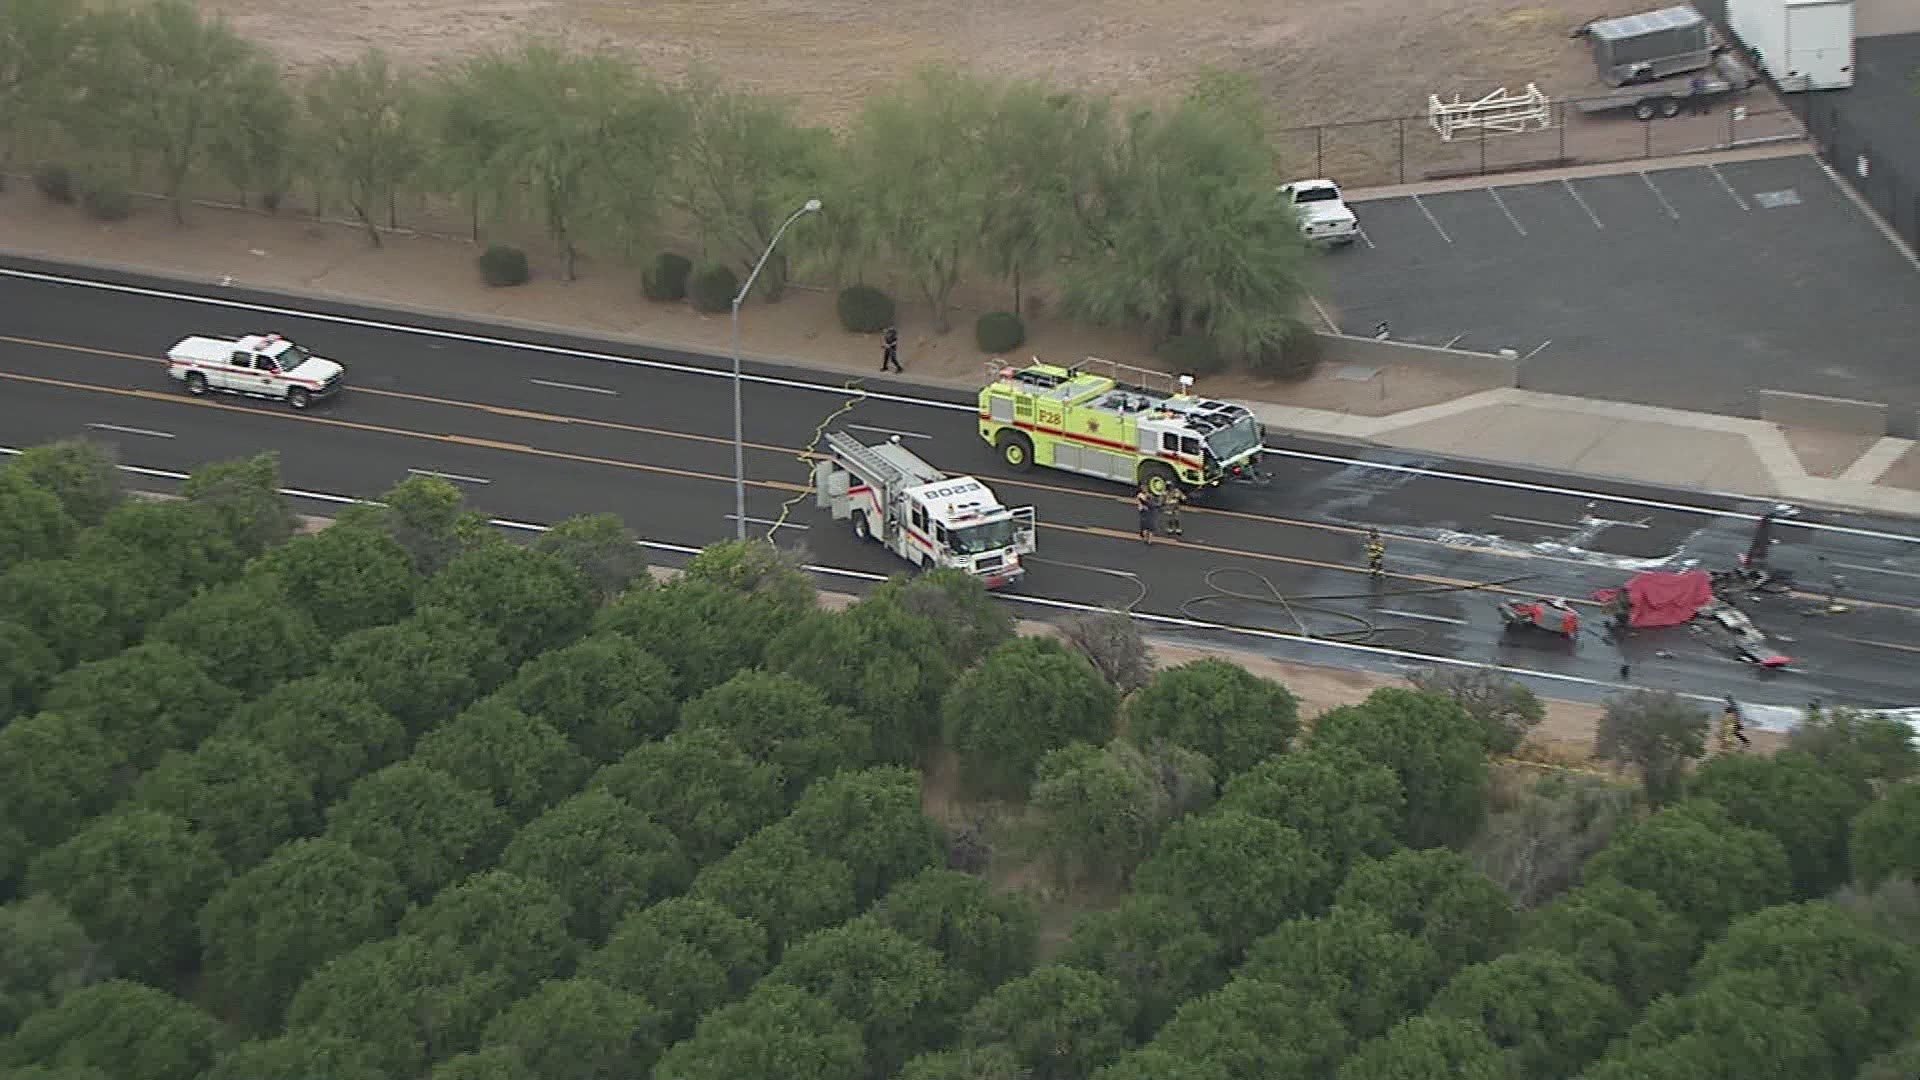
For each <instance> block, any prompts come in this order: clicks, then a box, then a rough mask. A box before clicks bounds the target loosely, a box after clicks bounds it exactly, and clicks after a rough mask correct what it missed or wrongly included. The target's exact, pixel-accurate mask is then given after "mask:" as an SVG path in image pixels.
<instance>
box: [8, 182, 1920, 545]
mask: <svg viewBox="0 0 1920 1080" xmlns="http://www.w3.org/2000/svg"><path fill="white" fill-rule="evenodd" d="M1766 152H1773V153H1777V152H1778V151H1777V150H1773V151H1754V153H1756V154H1758V153H1766ZM1639 164H1640V166H1641V167H1643V168H1644V167H1646V163H1639ZM1602 168H1605V167H1604V166H1603V167H1602ZM1481 182H1484V180H1483V181H1481ZM1355 196H1356V198H1360V197H1364V196H1365V193H1359V192H1356V193H1355ZM190 219H191V220H190V223H189V224H188V225H187V226H186V227H184V228H181V227H177V226H174V225H173V224H171V223H170V222H168V221H167V220H165V214H164V213H163V211H162V210H161V209H160V208H159V207H158V206H157V205H149V206H142V207H141V209H140V210H139V211H138V212H137V213H136V214H135V216H134V217H133V218H132V219H130V220H128V221H125V222H120V223H116V224H101V223H97V222H93V221H89V220H87V219H86V218H84V217H83V216H82V215H81V214H80V213H79V211H77V210H76V209H74V208H72V207H60V206H54V205H51V204H49V203H47V202H45V201H44V200H43V199H41V198H40V196H39V194H38V193H37V192H35V191H34V190H33V187H32V185H31V184H30V183H28V182H24V181H20V182H15V183H10V184H8V185H7V189H6V191H5V192H4V193H0V250H4V251H6V252H10V253H13V254H18V255H24V256H31V257H38V258H43V259H50V260H58V261H64V262H73V263H78V264H91V265H95V266H102V267H113V268H117V269H123V270H130V271H136V272H144V273H149V274H155V275H161V276H169V277H175V278H180V279H183V280H192V281H196V282H199V283H202V284H205V285H211V286H213V287H216V288H218V287H222V286H243V287H246V288H249V289H258V290H266V291H276V292H283V293H287V294H290V295H294V296H301V295H305V296H321V297H327V298H331V299H337V300H345V301H352V302H357V303H363V304H369V305H375V306H381V307H389V308H398V309H402V310H411V311H415V312H423V313H437V314H449V315H460V316H466V317H470V318H475V319H481V320H486V321H494V322H501V323H505V324H508V325H520V326H523V327H527V328H546V329H560V330H564V331H567V332H572V333H577V334H587V335H592V336H600V337H606V338H609V339H612V340H620V341H624V342H629V343H633V344H641V345H645V344H652V345H660V346H667V347H673V348H678V349H683V350H689V351H706V352H714V353H723V352H724V351H725V350H726V348H727V343H728V330H729V325H730V324H729V320H728V319H727V318H726V317H724V316H703V315H700V314H698V313H696V312H693V311H692V310H691V309H690V308H688V307H686V306H685V305H663V304H651V303H648V302H646V301H645V300H643V299H641V297H640V295H639V288H638V283H637V278H638V275H637V274H635V273H633V272H632V271H629V270H624V269H618V268H605V267H600V266H595V265H592V264H585V263H583V265H582V270H581V278H580V280H578V281H574V282H562V281H559V280H557V275H555V274H553V273H552V272H551V266H550V264H545V263H542V262H541V260H539V258H538V257H537V256H536V257H535V261H536V271H537V273H536V277H535V279H534V281H532V282H531V283H529V284H528V285H525V286H522V287H520V288H515V289H487V288H485V287H484V286H482V285H481V284H480V282H479V281H478V277H477V274H476V273H475V271H474V269H473V263H472V260H473V254H474V252H473V248H472V247H471V246H470V245H468V244H466V243H464V242H462V241H459V240H455V239H448V238H444V237H431V236H421V235H412V234H404V233H402V234H396V235H392V236H390V237H388V238H387V242H386V246H385V247H383V248H381V249H379V250H374V249H372V248H370V247H369V246H368V245H367V243H366V241H365V238H364V236H363V235H361V234H360V233H358V232H357V231H356V230H354V229H352V228H349V227H344V226H342V225H339V224H334V223H326V222H315V221H312V220H308V219H301V218H296V217H291V216H283V217H269V216H266V215H262V214H259V213H256V212H251V211H244V210H238V209H233V208H222V207H218V206H211V205H201V206H198V207H195V208H194V210H193V211H192V213H191V215H190ZM893 291H894V293H895V295H896V296H901V297H906V296H910V295H911V291H910V290H908V289H901V288H895V289H894V290H893ZM960 300H961V303H962V309H961V310H958V311H956V312H955V316H954V320H953V321H954V324H955V325H954V329H953V331H952V332H950V333H948V334H945V335H936V334H933V333H931V332H930V331H926V330H924V329H923V328H921V327H919V326H918V325H917V322H916V321H915V320H916V319H917V316H918V312H916V311H913V310H911V309H909V308H907V306H906V304H905V303H904V302H903V318H902V326H903V332H902V341H901V346H902V348H901V352H902V357H903V359H904V360H905V362H906V365H907V371H908V374H909V376H910V377H911V378H914V379H915V380H918V381H923V382H928V383H936V384H942V385H949V386H956V387H965V388H973V387H976V386H978V385H979V378H980V375H981V372H982V369H983V364H984V361H985V360H986V359H987V358H986V357H983V356H982V355H981V354H980V353H979V352H978V351H977V350H976V349H975V347H974V345H973V341H972V334H971V332H970V330H971V323H972V319H973V315H974V310H979V309H984V308H986V307H988V306H998V305H999V304H1000V303H1003V299H1002V298H1001V297H999V296H998V294H997V293H981V294H978V295H974V296H963V297H961V298H960ZM968 308H972V309H973V310H968ZM742 328H743V329H742V334H743V344H744V348H745V350H746V351H747V352H748V353H749V354H750V355H752V356H754V357H755V358H756V359H762V360H769V361H777V362H783V363H789V364H803V365H807V366H811V367H816V368H820V369H824V370H831V371H838V372H844V373H847V374H849V375H854V374H865V373H868V372H872V371H874V370H875V369H876V368H877V365H878V345H877V343H876V341H875V340H873V339H871V338H867V337H859V336H855V335H850V334H847V333H845V332H843V331H842V330H841V329H840V328H839V326H838V323H837V320H836V318H835V315H834V311H833V298H832V296H831V295H828V294H826V293H824V292H820V291H817V290H806V289H799V288H796V289H794V290H792V291H790V293H789V295H788V297H787V298H786V299H784V300H782V301H780V302H779V303H776V304H768V303H754V304H752V305H751V306H750V307H749V308H748V309H747V310H746V311H745V312H744V313H743V317H742ZM1029 330H1030V340H1029V341H1028V343H1027V344H1026V345H1024V346H1023V347H1022V348H1021V350H1020V351H1021V352H1022V353H1028V352H1031V353H1034V354H1036V355H1039V356H1041V357H1051V358H1056V359H1069V360H1077V359H1079V358H1080V357H1082V356H1088V355H1098V356H1102V357H1106V358H1109V359H1114V360H1119V361H1122V362H1125V363H1133V364H1149V363H1151V356H1150V355H1149V354H1148V353H1147V352H1146V350H1145V349H1144V348H1143V343H1142V342H1140V341H1138V340H1137V339H1135V338H1134V337H1132V336H1131V335H1126V334H1117V333H1112V332H1106V331H1100V330H1089V329H1087V328H1083V327H1076V326H1072V325H1071V324H1067V323H1065V322H1064V321H1063V320H1059V319H1050V318H1046V317H1044V316H1043V317H1040V318H1036V319H1032V320H1030V321H1029ZM1202 383H1203V386H1204V387H1205V389H1206V391H1207V392H1208V393H1209V394H1210V395H1212V396H1215V397H1221V398H1229V399H1234V400H1240V401H1244V402H1247V403H1248V404H1249V405H1250V406H1251V407H1253V408H1254V409H1255V411H1256V412H1257V413H1258V414H1259V415H1260V417H1261V419H1262V421H1264V422H1265V423H1266V424H1267V425H1268V426H1269V427H1273V428H1276V429H1280V430H1284V431H1291V432H1297V433H1299V434H1302V435H1310V436H1321V437H1327V438H1333V439H1340V440H1347V441H1352V442H1360V443H1368V444H1374V445H1380V446H1387V447H1395V448H1400V449H1405V450H1412V451H1421V452H1428V453H1436V454H1446V455H1448V456H1454V457H1463V458H1470V459H1477V460H1481V461H1488V462H1499V463H1509V464H1519V465H1525V466H1528V467H1532V468H1536V469H1545V470H1548V471H1552V472H1560V473H1565V474H1567V475H1568V477H1569V479H1575V478H1578V477H1595V478H1610V479H1619V480H1628V481H1637V482H1641V483H1647V484H1655V485H1664V486H1672V487H1681V488H1686V489H1689V490H1694V491H1711V492H1717V493H1725V494H1735V495H1743V496H1749V497H1753V498H1756V499H1768V500H1783V501H1789V502H1795V503H1802V504H1808V505H1824V506H1830V507H1836V508H1847V509H1855V510H1860V511H1865V512H1871V513H1878V514H1893V515H1902V516H1912V517H1920V450H1916V444H1915V443H1913V442H1911V441H1908V440H1902V439H1893V438H1882V439H1877V440H1876V439H1872V438H1870V437H1864V436H1856V435H1848V434H1842V433H1837V432H1825V431H1815V430H1805V429H1792V430H1789V429H1783V428H1781V427H1779V426H1776V425H1774V424H1770V423H1766V422H1764V421H1760V420H1749V419H1743V418H1739V417H1729V416H1720V415H1715V414H1708V413H1692V412H1683V411H1680V410H1675V409H1662V408H1654V407H1649V406H1641V405H1629V404H1622V403H1618V402H1610V401H1596V400H1588V399H1583V398H1573V397H1563V396H1558V395H1551V394H1541V393H1535V392H1531V391H1526V390H1517V389H1511V388H1505V387H1497V386H1492V385H1489V384H1486V383H1479V384H1476V383H1474V382H1472V381H1471V380H1467V379H1463V378H1460V377H1454V376H1445V375H1438V374H1436V373H1434V372H1431V371H1425V370H1420V369H1417V368H1412V367H1400V366H1394V367H1384V368H1373V367H1364V368H1363V367H1358V366H1351V365H1341V364H1339V363H1338V362H1337V360H1336V361H1334V362H1331V363H1328V364H1326V365H1324V366H1323V370H1322V371H1321V372H1320V373H1319V374H1318V375H1316V376H1315V377H1314V378H1312V379H1309V380H1307V381H1306V382H1304V383H1297V384H1285V383H1275V382H1269V381H1263V380H1256V379H1252V378H1248V377H1245V376H1237V375H1226V376H1216V377H1209V378H1206V379H1203V380H1202Z"/></svg>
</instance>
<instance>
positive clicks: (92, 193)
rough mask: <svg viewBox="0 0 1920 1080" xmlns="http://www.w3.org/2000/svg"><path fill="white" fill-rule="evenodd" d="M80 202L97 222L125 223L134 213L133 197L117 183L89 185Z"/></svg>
mask: <svg viewBox="0 0 1920 1080" xmlns="http://www.w3.org/2000/svg"><path fill="white" fill-rule="evenodd" d="M80 202H81V205H82V206H84V207H85V208H86V211H87V216H88V217H90V218H92V219H94V220H95V221H125V220H126V219H127V218H128V217H129V216H130V215H131V214H132V213H133V196H131V195H129V194H127V189H126V188H123V187H121V186H120V185H118V184H115V183H94V184H88V185H87V190H86V193H85V194H84V195H82V196H81V197H80Z"/></svg>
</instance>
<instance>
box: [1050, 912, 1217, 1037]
mask: <svg viewBox="0 0 1920 1080" xmlns="http://www.w3.org/2000/svg"><path fill="white" fill-rule="evenodd" d="M1055 959H1056V961H1057V962H1058V963H1061V964H1065V965H1066V966H1068V967H1077V968H1084V969H1086V970H1088V971H1092V972H1097V973H1099V974H1101V975H1105V976H1106V977H1107V978H1109V979H1112V980H1113V981H1114V982H1115V983H1116V984H1117V985H1119V986H1120V988H1121V989H1122V990H1124V991H1126V993H1127V997H1128V1000H1129V1004H1130V1005H1131V1016H1130V1022H1129V1024H1128V1025H1127V1027H1128V1033H1129V1035H1130V1037H1131V1038H1132V1039H1133V1040H1134V1041H1135V1042H1145V1041H1146V1040H1147V1039H1149V1038H1151V1037H1152V1036H1153V1033H1154V1032H1155V1031H1157V1030H1159V1028H1160V1025H1162V1024H1164V1023H1166V1022H1167V1019H1168V1018H1169V1017H1171V1016H1172V1015H1173V1012H1174V1010H1175V1009H1176V1008H1177V1007H1178V1006H1179V1004H1180V1003H1181V1002H1183V1001H1186V1000H1187V999H1189V998H1193V997H1197V996H1199V995H1201V994H1204V993H1206V992H1207V991H1209V990H1212V989H1214V988H1215V987H1217V986H1219V985H1220V983H1221V982H1222V981H1223V980H1224V979H1225V978H1226V956H1225V950H1224V949H1222V948H1221V945H1220V941H1219V939H1218V938H1215V937H1214V936H1213V935H1212V934H1209V933H1207V931H1206V928H1205V927H1204V926H1202V925H1201V924H1200V919H1199V916H1197V915H1195V914H1194V913H1193V912H1191V911H1189V910H1187V909H1186V908H1184V907H1181V906H1180V905H1178V904H1175V903H1174V902H1172V901H1170V900H1167V899H1166V898H1164V897H1159V896H1152V895H1145V894H1141V895H1135V896H1130V897H1128V898H1127V899H1126V900H1124V901H1122V902H1121V904H1120V906H1119V907H1117V908H1112V909H1110V910H1107V911H1095V912H1090V913H1088V914H1086V915H1082V916H1081V917H1080V918H1079V920H1078V921H1077V922H1075V923H1074V926H1073V933H1072V935H1071V936H1070V937H1068V938H1067V943H1066V945H1065V946H1064V947H1063V948H1062V949H1061V950H1060V953H1059V955H1058V956H1057V957H1056V958H1055Z"/></svg>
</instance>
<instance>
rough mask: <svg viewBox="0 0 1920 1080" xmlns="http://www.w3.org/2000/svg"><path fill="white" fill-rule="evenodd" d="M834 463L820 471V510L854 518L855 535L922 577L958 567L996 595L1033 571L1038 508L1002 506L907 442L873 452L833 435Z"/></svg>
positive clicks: (830, 459)
mask: <svg viewBox="0 0 1920 1080" xmlns="http://www.w3.org/2000/svg"><path fill="white" fill-rule="evenodd" d="M826 443H827V451H828V454H827V457H826V458H824V459H822V460H821V461H819V462H817V463H815V465H814V467H813V494H814V503H815V504H816V505H818V506H819V507H820V508H821V509H823V510H829V511H831V512H832V513H833V520H835V521H845V520H848V519H852V522H853V535H855V536H857V537H859V538H860V539H862V540H876V541H878V542H879V543H880V544H881V546H883V547H885V548H886V549H887V550H889V551H891V552H893V553H894V554H895V555H898V556H900V557H901V558H903V559H905V560H907V561H908V562H910V563H912V564H913V565H915V566H917V567H920V568H921V569H923V570H930V569H934V568H936V567H953V568H955V569H958V570H965V571H966V572H968V573H970V574H973V575H974V576H976V577H978V578H980V579H981V580H982V582H983V583H984V584H985V585H986V587H987V588H989V589H997V588H999V587H1001V586H1003V585H1006V584H1009V583H1011V582H1013V581H1015V580H1017V579H1018V578H1019V577H1020V576H1021V575H1022V574H1024V573H1025V572H1026V569H1025V567H1022V566H1021V565H1020V556H1022V555H1027V554H1031V553H1032V551H1033V548H1034V532H1035V528H1034V521H1033V507H1031V506H1022V507H1017V508H1009V507H1006V506H1002V505H1000V500H999V499H998V498H996V497H994V494H993V490H992V489H991V488H989V487H987V485H985V484H983V483H981V482H980V481H978V480H976V479H974V478H973V477H971V476H948V475H947V474H946V473H943V472H941V471H940V470H938V469H936V468H934V467H933V466H931V465H929V464H927V463H926V462H925V461H922V460H920V458H919V457H917V456H915V455H914V454H913V452H912V451H909V450H908V449H907V448H906V447H904V446H902V445H900V437H899V436H898V435H895V436H894V437H893V438H892V439H891V440H889V441H888V442H886V443H883V444H881V445H879V446H867V445H864V444H862V443H861V442H860V441H859V440H858V439H855V438H853V437H852V436H850V435H846V434H844V433H841V432H838V431H830V432H828V433H827V438H826Z"/></svg>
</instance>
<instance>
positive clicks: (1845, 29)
mask: <svg viewBox="0 0 1920 1080" xmlns="http://www.w3.org/2000/svg"><path fill="white" fill-rule="evenodd" d="M1853 2H1854V0H1727V25H1728V26H1729V27H1730V28H1732V30H1733V34H1734V36H1735V37H1737V38H1739V39H1740V42H1741V44H1743V45H1745V46H1746V47H1747V48H1748V50H1750V51H1751V53H1752V55H1753V57H1754V59H1755V61H1756V62H1757V63H1758V64H1759V65H1760V66H1761V67H1762V68H1764V69H1765V70H1766V71H1767V73H1768V74H1770V75H1772V76H1773V79H1774V81H1775V82H1777V83H1779V84H1780V90H1781V92H1782V93H1787V94H1793V93H1798V92H1800V91H1803V90H1844V89H1846V88H1847V87H1849V86H1852V85H1853Z"/></svg>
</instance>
